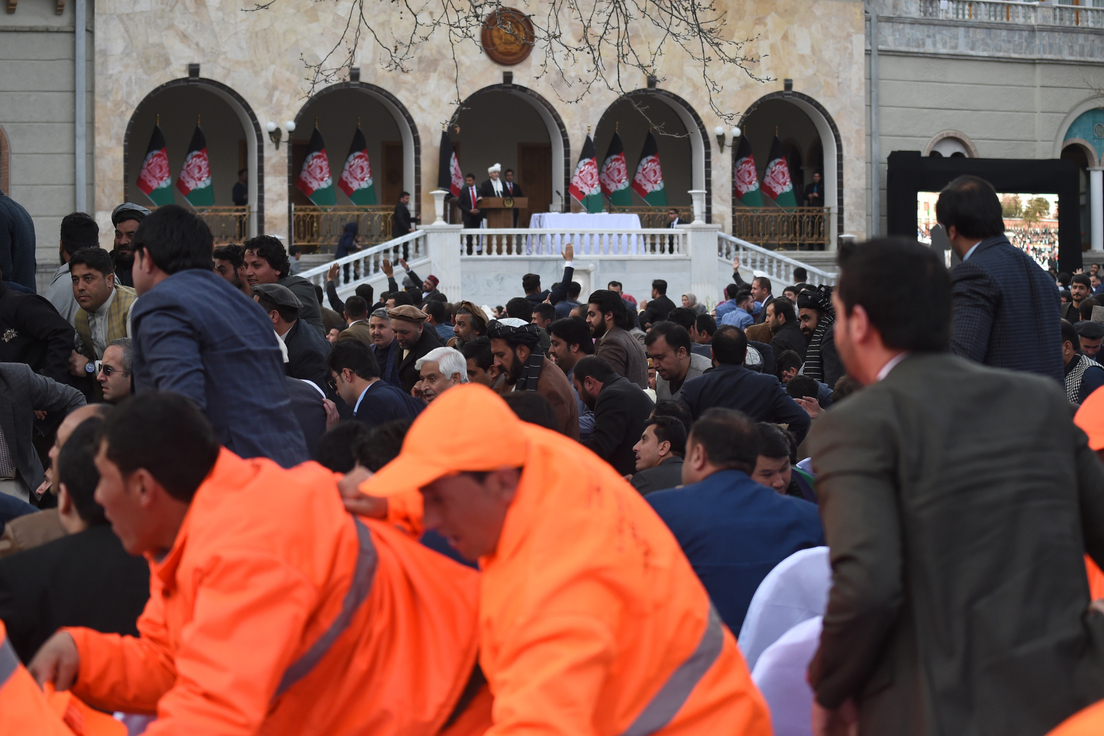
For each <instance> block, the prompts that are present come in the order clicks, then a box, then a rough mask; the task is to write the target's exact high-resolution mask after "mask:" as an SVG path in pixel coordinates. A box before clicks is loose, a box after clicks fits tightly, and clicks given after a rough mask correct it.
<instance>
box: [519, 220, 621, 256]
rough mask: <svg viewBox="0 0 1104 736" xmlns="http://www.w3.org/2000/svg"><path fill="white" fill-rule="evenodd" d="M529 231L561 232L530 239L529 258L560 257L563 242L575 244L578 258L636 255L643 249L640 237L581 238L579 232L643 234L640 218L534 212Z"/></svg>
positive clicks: (600, 236)
mask: <svg viewBox="0 0 1104 736" xmlns="http://www.w3.org/2000/svg"><path fill="white" fill-rule="evenodd" d="M529 227H531V228H533V229H537V230H539V229H547V230H559V231H560V232H559V233H557V234H555V235H531V236H529V240H528V242H527V243H526V246H525V252H526V254H528V255H547V254H559V253H560V252H561V250H562V249H563V244H564V242H570V243H572V244H574V246H575V253H576V254H577V255H603V254H604V255H617V254H624V255H636V254H637V253H639V252H640V249H641V242H640V236H639V235H592V234H587V235H579V234H578V231H579V230H640V229H641V228H640V216H639V215H634V214H621V213H618V214H608V213H604V212H603V213H598V214H593V215H592V214H589V213H585V212H580V213H578V214H572V213H564V212H534V213H533V215H532V218H531V219H530V221H529Z"/></svg>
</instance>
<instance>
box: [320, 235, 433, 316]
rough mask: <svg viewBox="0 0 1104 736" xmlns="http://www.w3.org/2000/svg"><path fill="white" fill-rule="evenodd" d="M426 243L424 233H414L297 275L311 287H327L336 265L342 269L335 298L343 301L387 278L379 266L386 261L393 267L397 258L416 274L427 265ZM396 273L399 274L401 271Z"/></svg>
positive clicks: (396, 265)
mask: <svg viewBox="0 0 1104 736" xmlns="http://www.w3.org/2000/svg"><path fill="white" fill-rule="evenodd" d="M425 240H426V238H425V231H424V230H415V231H414V232H412V233H410V234H409V235H404V236H402V237H401V238H395V239H394V240H388V241H387V242H386V243H380V244H379V245H373V246H372V247H371V248H366V249H365V250H362V251H358V252H356V253H353V254H352V255H348V256H345V257H344V258H339V259H337V260H334V261H330V262H329V263H324V264H322V265H321V266H315V267H314V268H311V269H308V270H306V271H302V272H300V274H299V275H300V276H302V277H303V278H305V279H306V280H308V281H310V282H311V283H313V284H317V285H319V286H321V287H322V288H326V274H327V273H328V272H329V270H330V268H331V267H332V266H333V265H334V264H335V263H336V264H338V265H339V266H341V269H340V270H339V271H338V274H337V295H338V296H339V297H341V298H342V299H344V298H345V297H347V296H349V295H351V294H352V293H353V292H354V291H355V290H356V287H357V286H358V285H359V284H363V283H366V282H368V281H375V280H378V279H386V278H387V276H386V275H385V274H384V273H383V269H382V268H381V267H380V266H381V263H382V262H383V259H385V258H386V259H387V260H389V261H391V263H393V264H394V265H395V267H396V268H397V267H398V264H399V259H400V258H402V259H404V260H405V261H406V262H407V265H409V266H410V267H411V268H412V269H414V270H415V271H417V270H418V269H419V268H422V267H426V266H429V253H428V252H427V251H426V242H425ZM399 270H400V272H401V269H399Z"/></svg>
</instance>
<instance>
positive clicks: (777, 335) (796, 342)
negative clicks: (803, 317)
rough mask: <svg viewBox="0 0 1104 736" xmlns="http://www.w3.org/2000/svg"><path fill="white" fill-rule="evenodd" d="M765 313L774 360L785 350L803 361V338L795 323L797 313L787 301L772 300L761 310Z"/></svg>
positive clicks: (799, 326) (798, 326) (799, 327)
mask: <svg viewBox="0 0 1104 736" xmlns="http://www.w3.org/2000/svg"><path fill="white" fill-rule="evenodd" d="M763 311H764V312H765V313H766V315H767V317H766V323H767V324H768V325H770V330H771V341H770V346H771V350H773V351H774V359H775V360H778V356H779V355H781V354H782V353H783V352H784V351H786V350H792V351H794V352H795V353H797V354H798V355H800V356H801V360H802V362H804V361H805V347H806V345H805V336H804V335H803V334H801V325H799V324H798V322H797V312H796V311H794V307H793V304H791V303H790V300H789V299H772V300H771V301H770V303H768V304H767V306H766V307H764V308H763Z"/></svg>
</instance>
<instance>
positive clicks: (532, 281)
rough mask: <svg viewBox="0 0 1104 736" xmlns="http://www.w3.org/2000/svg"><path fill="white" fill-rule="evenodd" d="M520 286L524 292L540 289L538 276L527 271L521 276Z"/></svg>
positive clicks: (530, 292)
mask: <svg viewBox="0 0 1104 736" xmlns="http://www.w3.org/2000/svg"><path fill="white" fill-rule="evenodd" d="M521 288H522V291H524V292H525V293H526V294H532V293H534V292H537V291H540V276H539V275H537V274H535V273H527V274H525V275H524V276H522V277H521Z"/></svg>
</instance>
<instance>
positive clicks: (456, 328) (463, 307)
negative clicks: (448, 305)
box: [448, 301, 487, 350]
mask: <svg viewBox="0 0 1104 736" xmlns="http://www.w3.org/2000/svg"><path fill="white" fill-rule="evenodd" d="M452 329H453V332H455V333H456V337H454V338H452V339H451V340H449V344H448V346H449V347H450V348H456V349H457V350H463V349H464V346H465V345H467V344H468V343H471V342H475V341H476V340H478V339H479V338H481V337H483V336H484V335H486V334H487V313H486V312H484V311H483V309H482V308H480V307H479V306H478V305H477V304H476V303H475V302H467V301H465V302H460V306H459V307H457V308H456V319H455V321H454V323H453V327H452Z"/></svg>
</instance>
